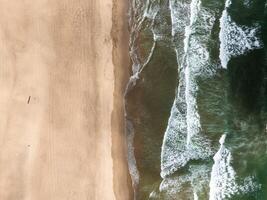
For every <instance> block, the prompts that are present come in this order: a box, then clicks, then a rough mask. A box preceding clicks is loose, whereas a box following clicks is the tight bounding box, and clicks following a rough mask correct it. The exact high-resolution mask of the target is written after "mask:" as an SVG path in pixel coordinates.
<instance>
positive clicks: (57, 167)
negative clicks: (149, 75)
mask: <svg viewBox="0 0 267 200" xmlns="http://www.w3.org/2000/svg"><path fill="white" fill-rule="evenodd" d="M126 3H127V1H124V0H117V1H114V2H113V1H112V0H34V1H32V0H21V1H15V0H0V13H1V17H0V113H1V114H0V142H1V154H0V199H1V200H113V199H118V200H127V199H131V196H132V194H131V190H130V180H129V175H128V170H127V169H128V168H127V162H126V156H125V155H126V153H125V152H126V145H125V139H124V133H123V130H124V128H123V127H124V124H123V103H122V102H123V101H122V98H123V96H122V94H123V90H124V87H125V82H126V80H127V76H128V67H129V59H128V53H127V52H128V35H127V16H126V10H127V5H126ZM112 36H113V37H112Z"/></svg>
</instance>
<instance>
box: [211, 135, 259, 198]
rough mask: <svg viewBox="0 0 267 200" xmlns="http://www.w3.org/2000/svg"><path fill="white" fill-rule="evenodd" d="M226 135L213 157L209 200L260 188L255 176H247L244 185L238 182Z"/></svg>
mask: <svg viewBox="0 0 267 200" xmlns="http://www.w3.org/2000/svg"><path fill="white" fill-rule="evenodd" d="M225 138H226V135H225V134H224V135H222V137H221V138H220V141H219V142H220V144H221V145H220V148H219V150H218V152H217V153H216V154H215V156H214V157H213V159H214V164H213V166H212V171H211V178H210V184H209V185H210V194H209V200H223V199H225V198H230V197H231V196H232V195H234V194H242V193H247V192H251V191H255V190H257V189H259V187H260V185H258V184H256V183H255V181H254V180H253V177H246V178H245V179H244V181H243V184H242V185H238V184H237V183H236V172H235V171H234V169H233V167H232V166H231V161H232V155H231V152H230V151H229V150H228V149H227V148H226V147H225V145H224V142H225Z"/></svg>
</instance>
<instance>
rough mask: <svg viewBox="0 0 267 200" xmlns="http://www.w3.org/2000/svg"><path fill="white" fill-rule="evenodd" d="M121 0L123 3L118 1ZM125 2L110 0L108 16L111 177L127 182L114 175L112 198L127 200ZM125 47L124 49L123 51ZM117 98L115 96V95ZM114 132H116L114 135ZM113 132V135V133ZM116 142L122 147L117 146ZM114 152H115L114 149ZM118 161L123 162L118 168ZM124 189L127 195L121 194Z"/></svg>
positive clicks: (129, 186) (129, 184)
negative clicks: (112, 85) (111, 67)
mask: <svg viewBox="0 0 267 200" xmlns="http://www.w3.org/2000/svg"><path fill="white" fill-rule="evenodd" d="M121 2H123V3H121ZM128 4H129V3H128V1H126V3H125V1H123V0H113V9H112V11H113V15H112V21H113V25H112V31H111V37H112V39H113V64H114V66H115V69H114V75H115V90H114V98H115V101H114V108H115V107H118V109H116V110H113V113H112V122H113V126H112V128H113V129H112V132H113V137H112V142H113V144H112V157H113V164H114V166H113V169H114V177H122V178H123V179H124V180H125V179H126V180H125V181H124V182H125V183H127V185H126V186H123V187H124V188H123V187H122V185H121V184H120V181H118V180H115V178H114V191H115V196H116V199H118V200H119V199H121V200H127V199H129V200H131V199H133V196H134V193H133V188H132V180H131V176H130V173H129V166H128V159H127V157H128V156H127V154H128V153H127V152H128V150H127V146H128V145H127V138H126V133H125V116H124V115H125V110H124V92H125V90H126V85H127V83H128V81H129V78H130V70H131V62H130V56H129V50H128V49H129V39H130V36H129V30H128V16H127V11H128V6H129V5H128ZM126 49H127V51H126ZM116 97H117V98H116ZM118 120H119V122H118ZM116 132H117V134H116ZM114 133H115V135H114ZM117 145H121V146H122V148H121V149H118V146H117ZM116 151H117V152H116ZM121 164H122V165H123V166H122V168H123V170H121ZM125 191H127V192H126V193H127V194H128V196H125V194H123V193H125Z"/></svg>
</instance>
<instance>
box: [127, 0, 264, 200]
mask: <svg viewBox="0 0 267 200" xmlns="http://www.w3.org/2000/svg"><path fill="white" fill-rule="evenodd" d="M173 1H175V2H174V4H178V3H179V2H183V3H187V4H188V5H190V3H191V1H190V0H173ZM133 2H135V4H133ZM137 5H139V7H138V9H137V11H138V12H137V11H135V12H133V13H135V15H136V16H135V17H132V19H133V20H134V19H137V18H138V19H140V18H142V16H143V15H144V13H145V12H147V13H153V12H156V13H157V14H156V15H155V17H154V18H153V17H151V16H148V17H145V19H144V20H143V22H142V23H141V28H140V30H138V34H133V35H132V37H135V38H137V39H136V40H135V41H134V45H135V47H136V48H137V49H138V51H137V53H138V55H137V56H138V58H139V60H140V62H141V63H142V62H143V63H144V62H145V60H146V58H147V57H148V56H149V54H150V53H151V48H152V46H153V43H154V41H155V40H156V46H155V49H154V51H153V54H152V57H151V59H150V60H149V62H148V64H147V65H146V66H145V67H144V68H143V70H142V72H141V73H140V74H139V78H138V80H137V81H136V84H135V86H134V87H133V89H132V90H131V91H129V92H128V93H127V95H126V112H127V117H128V119H129V120H131V122H132V123H133V128H134V133H135V135H134V143H133V145H134V148H135V149H134V154H135V159H136V165H137V169H138V171H139V184H138V189H137V191H136V193H137V194H136V198H137V199H138V200H139V199H140V200H145V199H163V200H173V199H178V200H187V199H194V200H197V199H199V200H208V199H211V196H210V189H211V188H210V187H211V186H210V185H209V184H210V181H211V172H212V167H213V166H214V162H215V160H214V159H213V156H214V155H215V154H216V153H217V152H218V151H219V149H220V143H219V140H220V138H221V137H222V135H223V134H226V139H225V143H224V147H225V148H227V150H229V152H230V153H231V161H230V165H231V167H232V168H233V170H234V171H235V183H236V184H237V185H242V187H243V188H245V189H240V190H239V191H237V192H232V193H231V194H229V195H225V196H223V197H222V196H218V197H217V199H218V200H220V199H231V200H266V199H267V49H266V47H267V6H266V2H265V0H232V2H231V5H230V7H229V8H228V9H227V11H228V13H229V16H230V17H231V20H232V21H233V22H235V23H236V24H237V25H238V26H240V27H242V26H246V27H254V26H257V27H259V31H258V32H257V33H256V34H255V37H257V39H258V40H259V41H260V42H261V43H262V44H261V47H259V48H254V49H253V48H252V49H250V50H247V51H245V52H243V53H241V54H240V55H234V56H232V57H231V58H230V60H229V62H228V64H227V68H226V69H224V68H222V67H221V65H220V58H219V55H220V39H219V34H220V31H221V27H220V18H221V16H222V13H223V11H224V9H225V1H224V0H217V1H215V0H201V1H200V8H201V9H202V10H205V11H206V10H208V11H210V12H211V13H213V14H214V19H215V20H214V23H213V25H212V32H211V35H210V36H209V42H208V43H207V47H206V48H207V49H208V52H209V57H210V60H211V63H212V64H211V65H210V66H206V67H207V68H212V67H213V66H217V67H214V68H212V69H211V70H210V71H211V74H209V75H205V74H204V72H203V74H204V75H198V76H196V78H195V82H196V84H197V87H198V89H197V94H196V102H197V103H196V106H197V112H198V114H199V118H200V124H201V134H204V135H205V137H206V138H207V139H208V140H209V141H210V145H211V151H212V152H213V154H212V155H211V156H209V157H207V158H205V159H192V160H190V161H189V162H188V163H187V164H186V165H185V166H183V167H180V168H179V169H177V170H176V171H175V172H173V173H171V175H169V176H167V177H164V178H163V177H161V176H160V173H161V154H162V145H163V139H164V134H166V129H167V127H168V120H169V118H170V115H171V110H172V106H173V103H174V101H175V97H176V95H177V94H178V86H179V84H181V83H180V81H179V80H180V73H181V69H180V68H181V66H182V63H181V62H179V59H181V57H182V56H181V55H182V54H183V52H182V53H181V54H179V53H180V52H177V51H176V50H177V49H179V48H180V49H183V45H184V40H183V39H184V35H183V34H181V35H179V34H177V35H178V36H177V35H176V36H174V35H172V29H173V26H174V24H173V22H172V19H171V17H172V16H171V10H170V1H167V0H161V1H160V0H154V1H152V0H150V1H149V0H148V1H145V0H144V1H137V0H133V1H132V6H137ZM189 8H190V7H189ZM188 12H189V11H188ZM189 18H190V16H189ZM186 23H187V24H188V23H189V21H187V22H186ZM130 25H132V24H130ZM180 25H181V24H180ZM200 25H201V24H200ZM200 25H199V24H198V26H200ZM131 28H132V29H133V28H136V27H134V26H130V29H131ZM181 32H182V31H181ZM198 34H199V36H201V34H202V33H201V30H199V32H198V29H197V30H196V32H195V33H194V37H196V38H197V37H198ZM155 35H156V36H158V38H157V39H155ZM204 36H205V35H204ZM204 36H203V37H202V38H204V39H205V37H204ZM236 42H237V43H238V42H239V41H238V40H237V41H236ZM192 44H193V43H191V45H192ZM132 45H133V44H132ZM180 46H181V47H180ZM188 48H189V51H190V48H192V46H191V47H190V45H189V47H188ZM179 56H180V57H179ZM189 67H190V65H189ZM203 145H204V143H203ZM178 148H179V147H178ZM198 169H201V170H202V169H203V173H204V172H205V173H206V174H207V176H206V175H205V176H204V175H203V177H204V178H199V179H198V178H195V179H193V182H192V180H191V179H190V180H191V182H190V181H184V182H183V183H182V180H185V179H186V178H184V177H190V176H191V177H192V176H193V175H191V174H194V172H192V173H191V171H190V170H193V171H194V170H195V171H197V170H198ZM196 173H198V172H196ZM199 173H202V171H201V172H199ZM197 177H198V176H197ZM248 177H252V178H251V180H252V182H253V183H252V185H254V186H255V187H254V188H253V187H252V186H247V187H245V185H246V184H247V183H246V180H248ZM164 179H172V180H176V182H175V181H174V183H175V184H176V185H179V181H180V183H182V186H181V187H180V186H179V187H178V186H177V187H176V186H170V187H169V188H167V189H166V190H162V189H160V188H161V186H160V185H161V184H162V182H163V181H164ZM204 179H205V180H204ZM186 180H187V179H186ZM244 184H245V185H244ZM192 185H194V186H195V187H193V186H192ZM247 185H248V184H247ZM226 187H228V188H229V189H231V188H230V187H231V184H229V185H228V186H226ZM192 188H193V189H192ZM195 188H199V189H195ZM171 190H174V191H171ZM241 190H242V191H241ZM192 191H193V192H195V191H196V196H197V197H196V196H195V195H194V194H193V192H192Z"/></svg>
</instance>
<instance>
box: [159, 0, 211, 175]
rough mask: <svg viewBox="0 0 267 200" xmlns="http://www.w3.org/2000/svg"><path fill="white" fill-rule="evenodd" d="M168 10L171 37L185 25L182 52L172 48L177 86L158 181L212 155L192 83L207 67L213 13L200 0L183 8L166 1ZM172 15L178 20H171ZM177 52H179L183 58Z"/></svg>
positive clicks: (178, 4)
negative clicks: (171, 24) (177, 69)
mask: <svg viewBox="0 0 267 200" xmlns="http://www.w3.org/2000/svg"><path fill="white" fill-rule="evenodd" d="M175 5H176V6H175ZM188 6H189V7H190V12H189V13H188V15H187V16H183V17H182V18H180V19H179V20H177V18H179V17H181V16H180V10H179V9H183V8H187V7H188ZM170 8H171V10H172V11H171V13H172V21H173V23H174V24H173V26H174V27H173V36H174V37H181V33H182V30H181V29H180V28H179V27H178V28H177V27H176V26H177V25H183V26H184V25H185V24H187V25H186V26H185V27H184V31H183V34H184V37H181V38H183V41H184V42H183V48H181V46H179V45H177V46H176V52H177V62H178V65H179V63H181V65H179V85H178V90H177V91H178V92H177V94H176V98H175V100H174V103H173V106H172V110H171V116H170V118H169V122H168V127H167V129H166V132H165V135H164V141H163V146H162V154H161V169H162V170H161V176H162V177H166V176H167V175H170V174H172V173H173V172H175V171H176V170H178V169H179V168H181V167H183V166H185V165H186V164H187V163H188V162H189V161H190V160H197V159H206V158H208V157H210V156H211V155H212V154H213V152H212V150H211V147H210V143H209V140H208V139H207V138H206V137H205V135H204V134H202V133H201V125H200V116H199V114H198V108H197V92H198V85H197V81H196V79H197V77H199V76H202V75H203V72H205V70H203V69H205V68H208V66H209V65H211V63H210V56H209V52H208V47H207V44H208V43H209V39H207V38H209V36H210V34H211V30H212V27H213V25H214V22H215V17H214V13H213V12H212V11H210V10H208V9H205V8H203V7H202V6H201V1H200V0H192V2H191V4H189V5H187V6H186V5H184V4H181V2H178V1H175V0H173V1H170ZM173 9H174V11H173ZM177 9H178V10H177ZM181 12H184V11H181ZM176 14H177V15H178V16H174V15H176ZM181 20H183V22H182V21H181ZM179 52H183V55H181V53H179ZM181 56H182V58H181Z"/></svg>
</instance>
